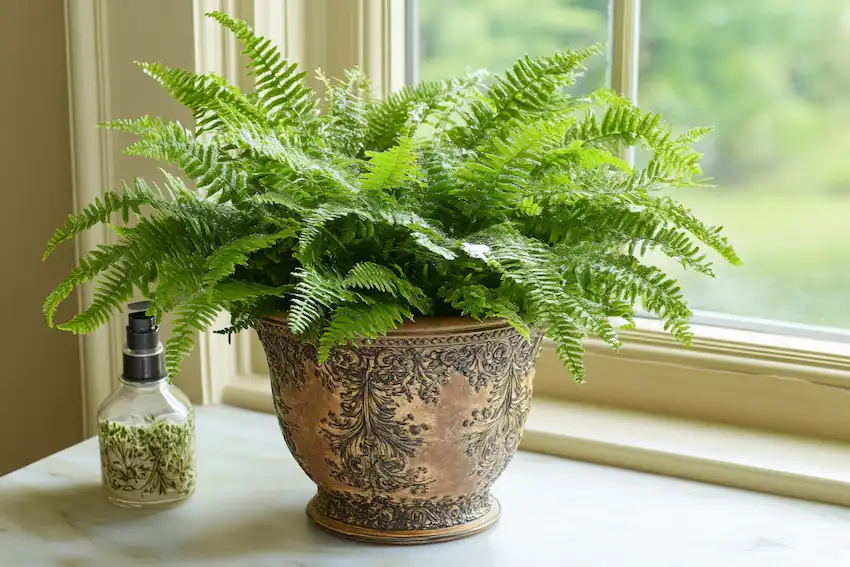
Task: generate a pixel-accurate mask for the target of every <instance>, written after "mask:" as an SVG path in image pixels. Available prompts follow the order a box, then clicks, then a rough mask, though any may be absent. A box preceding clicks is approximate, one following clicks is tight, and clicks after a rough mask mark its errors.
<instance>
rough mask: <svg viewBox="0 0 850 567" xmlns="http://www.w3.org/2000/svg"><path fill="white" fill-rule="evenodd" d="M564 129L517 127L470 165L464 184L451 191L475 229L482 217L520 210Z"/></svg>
mask: <svg viewBox="0 0 850 567" xmlns="http://www.w3.org/2000/svg"><path fill="white" fill-rule="evenodd" d="M564 127H565V124H563V123H557V122H556V123H548V122H543V123H532V124H517V125H516V126H515V127H514V128H513V129H512V130H511V131H510V133H509V134H508V135H507V136H505V138H500V137H499V138H495V139H494V140H493V142H492V148H489V149H488V150H487V151H486V152H485V153H482V154H480V155H479V156H477V158H476V159H470V160H469V161H467V162H466V164H465V165H464V167H463V168H462V169H461V170H460V171H458V172H457V178H458V179H459V180H461V181H462V182H464V183H460V184H457V186H456V188H455V189H453V190H450V191H449V193H450V194H451V195H452V196H454V197H455V198H457V199H459V200H460V202H461V205H460V209H461V210H462V211H463V216H464V217H468V218H469V219H471V220H472V221H473V222H472V223H471V224H472V225H473V226H475V225H474V221H476V220H477V219H478V218H479V217H480V216H481V215H482V213H484V214H487V215H493V212H494V211H500V210H505V209H514V208H516V207H517V206H519V203H520V201H521V198H522V195H523V193H524V192H525V191H526V190H527V186H528V184H529V182H530V180H531V176H532V171H534V169H535V168H536V167H537V166H538V165H540V162H539V159H538V156H539V155H540V154H541V153H543V152H545V151H546V149H547V148H548V147H549V146H550V145H552V144H555V143H557V141H558V140H559V139H560V137H561V135H562V134H563V129H564Z"/></svg>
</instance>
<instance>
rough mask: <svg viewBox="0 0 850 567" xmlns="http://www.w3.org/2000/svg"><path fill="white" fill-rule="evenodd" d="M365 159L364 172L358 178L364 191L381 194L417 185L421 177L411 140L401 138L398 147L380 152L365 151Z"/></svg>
mask: <svg viewBox="0 0 850 567" xmlns="http://www.w3.org/2000/svg"><path fill="white" fill-rule="evenodd" d="M366 157H368V158H369V161H367V162H366V171H365V172H364V173H363V174H362V175H361V176H360V187H361V188H362V189H363V190H365V191H372V192H376V193H382V192H385V191H388V190H390V189H394V188H396V187H399V186H401V185H404V184H407V183H418V182H419V180H420V178H421V177H422V171H421V170H420V168H419V164H418V163H417V155H416V146H415V144H414V142H413V139H412V138H402V139H401V140H400V141H399V143H398V145H395V146H393V147H392V148H390V149H388V150H384V151H382V152H372V151H367V152H366Z"/></svg>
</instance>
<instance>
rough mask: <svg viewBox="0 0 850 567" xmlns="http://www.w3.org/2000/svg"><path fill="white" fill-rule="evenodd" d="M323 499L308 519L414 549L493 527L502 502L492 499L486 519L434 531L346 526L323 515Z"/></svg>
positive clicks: (332, 529) (340, 531)
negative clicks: (321, 503)
mask: <svg viewBox="0 0 850 567" xmlns="http://www.w3.org/2000/svg"><path fill="white" fill-rule="evenodd" d="M321 497H322V495H321V492H320V493H319V494H317V495H316V496H314V497H313V498H312V499H311V500H310V503H309V504H307V515H308V516H309V517H310V519H311V520H313V521H314V522H315V523H316V524H318V525H319V526H320V527H322V528H323V529H325V530H327V531H329V532H331V533H333V534H336V535H341V536H345V537H347V538H350V539H355V540H358V541H365V542H371V543H383V544H394V545H415V544H423V543H438V542H442V541H450V540H454V539H460V538H464V537H468V536H471V535H474V534H477V533H480V532H483V531H484V530H486V529H487V528H489V527H491V526H493V524H495V523H496V522H497V521H498V520H499V515H500V513H501V506H500V505H499V501H498V500H496V498H495V497H493V496H490V497H489V498H490V507H489V510H488V511H487V512H486V513H485V514H484V515H483V516H481V517H479V518H476V519H474V520H470V521H468V522H464V523H461V524H457V525H454V526H448V527H435V528H431V529H378V528H371V527H364V526H355V525H352V524H347V523H344V522H340V521H339V520H335V519H333V518H331V517H329V516H327V515H326V514H324V513H322V512H320V511H319V507H318V506H317V501H319V500H320V499H321Z"/></svg>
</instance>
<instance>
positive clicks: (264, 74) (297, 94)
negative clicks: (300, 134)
mask: <svg viewBox="0 0 850 567" xmlns="http://www.w3.org/2000/svg"><path fill="white" fill-rule="evenodd" d="M207 15H208V16H209V17H211V18H213V19H214V20H216V21H217V22H219V23H220V24H221V25H223V26H224V27H226V28H227V29H229V30H230V31H231V32H233V34H234V35H235V36H236V38H237V39H239V41H241V42H242V43H243V45H244V46H245V50H244V53H245V55H247V56H248V57H249V59H250V66H251V72H252V74H253V75H254V76H255V78H256V93H257V99H258V101H259V102H260V104H261V105H262V107H263V108H264V109H265V110H266V112H267V113H268V114H269V116H270V117H271V118H272V119H274V120H278V121H283V122H284V123H287V124H291V125H295V126H298V127H302V128H303V127H304V126H306V125H307V124H308V123H309V122H311V121H312V120H314V119H315V117H316V98H315V94H314V93H313V91H312V90H311V89H310V88H308V87H307V86H306V85H305V84H304V77H305V76H306V73H303V72H299V71H298V65H297V64H296V63H290V62H288V61H287V60H286V59H285V58H284V57H283V56H282V55H281V53H280V51H279V50H278V48H277V47H276V46H275V45H274V44H273V43H272V42H271V40H268V39H266V38H264V37H262V36H258V35H257V34H255V33H254V30H252V29H251V27H250V26H249V25H248V24H246V23H245V22H243V21H241V20H236V19H234V18H232V17H230V16H228V15H227V14H225V13H222V12H210V13H209V14H207Z"/></svg>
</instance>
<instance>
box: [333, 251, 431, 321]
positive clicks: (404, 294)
mask: <svg viewBox="0 0 850 567" xmlns="http://www.w3.org/2000/svg"><path fill="white" fill-rule="evenodd" d="M342 283H343V285H344V286H346V287H348V288H355V289H357V288H360V289H373V290H377V291H381V292H384V293H386V294H389V295H390V296H391V297H393V298H403V299H404V300H405V301H407V302H408V303H409V304H410V305H411V306H413V307H415V308H416V309H418V310H419V312H420V313H428V312H429V311H430V310H431V305H430V301H428V298H427V296H426V295H425V292H424V291H422V289H421V288H419V287H417V286H415V285H413V284H412V283H410V281H409V280H408V279H407V278H406V277H404V276H403V275H397V274H396V273H395V272H393V271H392V270H391V269H389V268H387V267H385V266H381V265H379V264H375V263H373V262H358V263H357V264H355V265H354V267H352V268H351V270H349V271H348V274H346V276H345V279H344V280H343V282H342Z"/></svg>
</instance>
